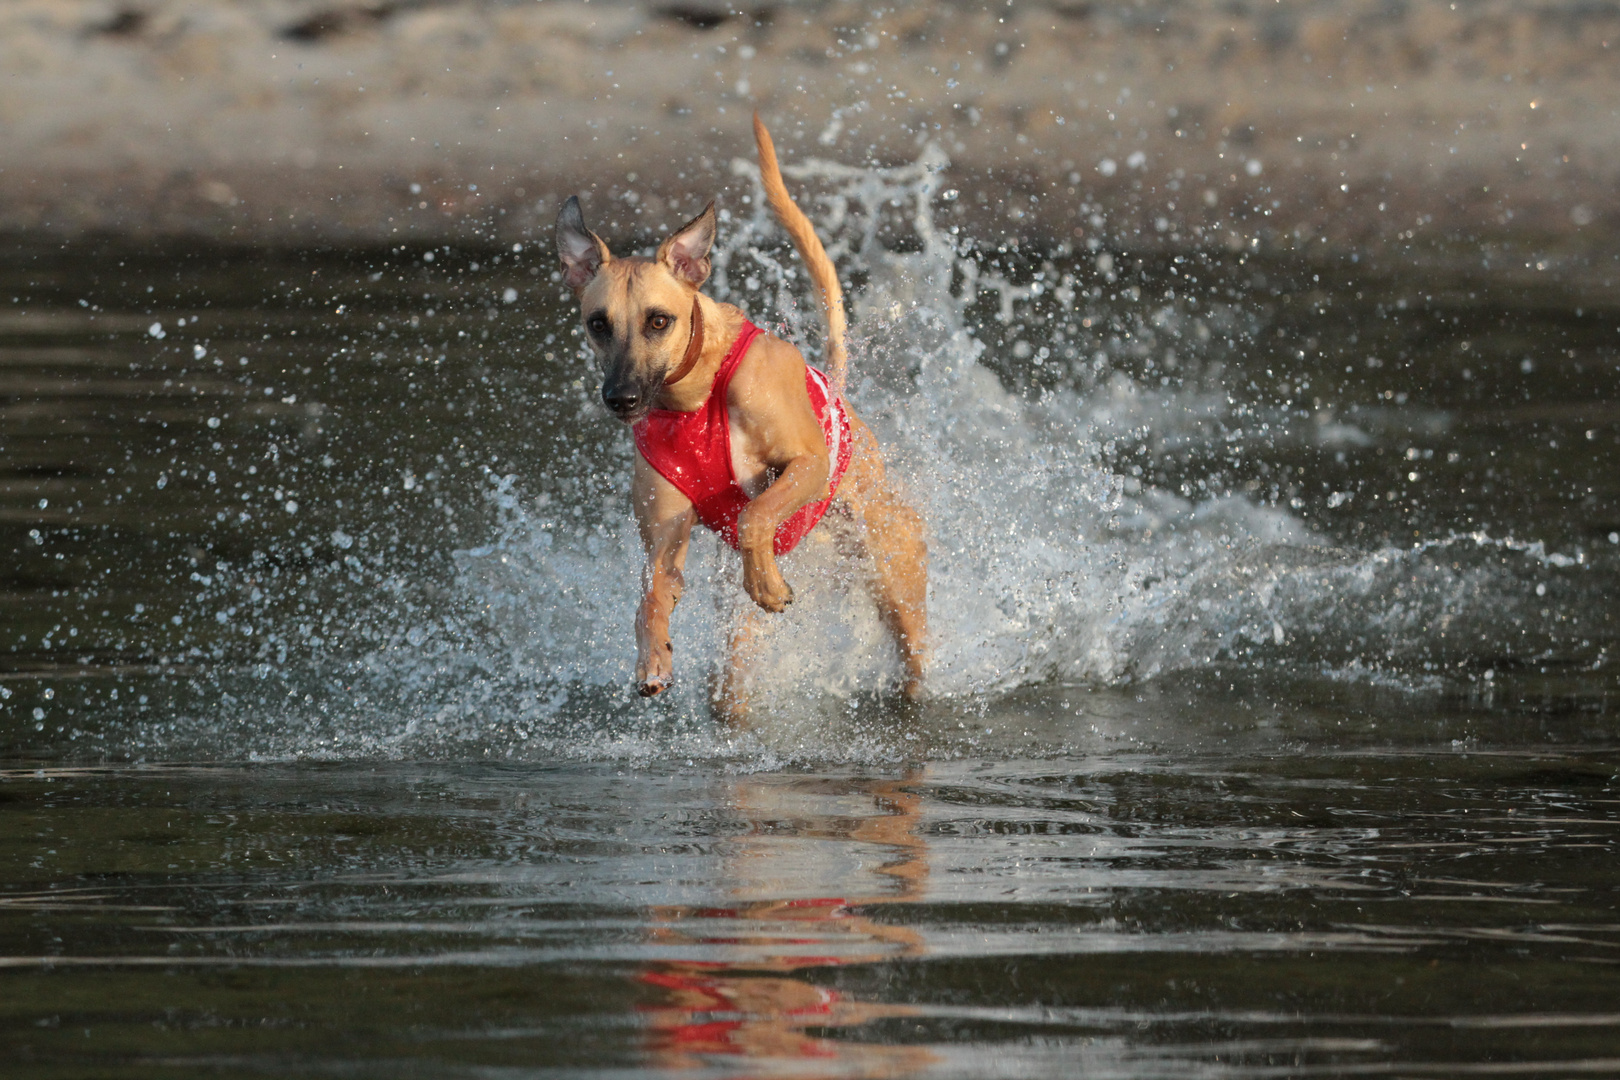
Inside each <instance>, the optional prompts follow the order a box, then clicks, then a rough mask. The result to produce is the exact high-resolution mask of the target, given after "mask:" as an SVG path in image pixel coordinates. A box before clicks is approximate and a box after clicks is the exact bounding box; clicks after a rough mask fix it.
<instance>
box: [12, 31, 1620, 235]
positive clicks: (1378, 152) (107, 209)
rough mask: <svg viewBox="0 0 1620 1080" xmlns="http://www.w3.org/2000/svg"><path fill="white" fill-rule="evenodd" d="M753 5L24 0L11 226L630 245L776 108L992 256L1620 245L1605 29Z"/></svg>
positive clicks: (1615, 54)
mask: <svg viewBox="0 0 1620 1080" xmlns="http://www.w3.org/2000/svg"><path fill="white" fill-rule="evenodd" d="M753 2H754V4H755V6H753V7H737V6H727V5H725V4H715V3H711V2H710V0H671V2H669V3H641V2H632V0H591V2H579V0H542V2H531V3H512V4H503V3H477V2H469V0H462V2H451V3H432V2H411V0H401V2H389V0H378V2H374V3H367V4H357V3H352V2H350V0H330V2H324V3H322V2H317V3H308V2H291V0H239V2H223V0H212V2H205V0H156V2H145V0H12V2H9V3H7V4H6V5H5V6H4V8H3V9H0V67H3V70H4V73H5V78H4V79H3V80H0V134H3V139H0V228H4V229H9V230H36V229H46V230H52V231H60V232H62V233H65V234H83V233H87V232H97V231H111V232H116V233H124V234H134V235H156V234H183V235H205V236H209V237H215V238H220V239H236V240H242V241H251V242H276V243H283V242H285V243H298V244H303V243H316V242H337V243H352V242H387V241H389V240H395V239H401V238H411V239H427V238H443V239H446V240H449V239H457V240H463V241H466V240H471V239H473V238H481V239H485V240H490V241H495V240H499V241H502V242H505V241H508V240H518V239H524V238H529V237H536V236H546V235H549V222H550V220H551V217H552V215H553V214H554V212H555V206H556V205H557V202H558V200H559V198H560V197H562V196H563V195H565V194H566V193H569V192H575V191H577V192H580V193H581V194H582V195H583V196H584V197H585V200H586V203H587V212H588V216H589V218H590V220H592V222H593V223H600V224H601V227H602V228H603V230H604V231H606V232H609V233H611V234H613V235H615V236H618V237H622V236H625V235H628V234H630V233H631V232H635V231H641V232H647V231H650V230H654V229H661V228H664V227H665V226H667V225H670V224H673V223H676V219H678V218H680V217H681V215H682V214H685V213H688V212H690V211H693V210H695V209H697V208H698V207H700V206H701V204H702V201H703V200H704V199H705V198H707V197H708V196H710V195H711V194H722V196H724V194H725V192H726V191H727V190H728V185H735V184H736V181H735V179H734V178H732V176H731V175H730V170H729V168H728V167H727V164H728V162H729V159H730V158H732V157H733V156H735V155H746V154H749V153H750V152H751V148H750V146H749V143H748V127H747V120H748V115H749V112H750V110H751V109H753V108H756V107H757V108H759V109H760V110H761V111H762V112H763V113H764V114H765V116H766V117H767V119H768V120H769V121H770V122H771V123H772V125H773V128H774V129H775V130H776V131H777V133H778V141H779V144H780V145H781V148H782V151H783V155H784V157H785V158H786V159H789V160H793V159H797V158H800V157H802V156H805V155H809V154H817V155H821V156H827V157H833V158H836V159H839V160H842V161H845V162H848V163H861V162H865V161H878V162H883V163H895V162H899V161H903V160H908V159H911V158H913V157H915V156H916V155H917V154H918V153H919V152H920V148H921V147H922V145H923V144H925V143H927V142H930V141H931V142H934V143H937V144H938V145H939V146H940V147H942V148H943V149H944V151H945V152H946V154H948V155H949V157H950V159H951V162H952V164H951V166H950V173H949V175H948V177H947V178H946V184H947V186H949V187H953V188H955V189H956V190H958V191H959V192H960V196H959V197H957V198H956V199H955V200H954V201H953V202H952V203H950V204H948V205H947V206H946V208H945V209H946V212H947V215H948V217H947V220H950V221H955V222H959V223H960V224H962V225H963V226H964V227H967V228H969V229H970V230H971V231H973V232H975V233H977V234H979V235H981V236H992V235H997V234H999V233H1003V232H1005V233H1008V234H1014V235H1021V236H1030V237H1044V238H1047V239H1050V238H1052V237H1069V238H1072V237H1076V236H1099V235H1100V236H1102V237H1104V238H1105V239H1107V240H1108V241H1109V242H1112V243H1126V244H1131V245H1134V246H1138V247H1148V246H1153V245H1169V246H1181V247H1198V246H1213V245H1224V246H1237V245H1243V244H1252V243H1254V242H1255V241H1256V240H1259V241H1260V242H1262V243H1265V244H1273V245H1276V244H1282V245H1288V244H1294V245H1298V244H1305V243H1316V244H1319V245H1322V247H1321V250H1324V251H1330V250H1338V249H1347V248H1351V247H1356V248H1365V247H1367V246H1369V245H1371V246H1377V245H1388V244H1398V243H1405V242H1408V241H1414V240H1419V241H1420V240H1422V239H1425V238H1430V239H1439V238H1450V239H1455V240H1461V241H1464V242H1467V243H1475V242H1483V243H1486V244H1487V245H1496V244H1504V243H1505V244H1507V245H1509V246H1510V247H1512V248H1514V249H1518V250H1522V251H1528V250H1530V248H1531V247H1536V246H1539V247H1540V248H1542V249H1545V250H1548V251H1562V252H1564V253H1566V254H1569V253H1575V254H1577V255H1578V256H1579V257H1581V258H1583V259H1587V260H1591V259H1605V258H1611V257H1612V249H1613V248H1614V239H1615V237H1616V235H1617V233H1620V74H1617V72H1620V64H1617V60H1620V8H1615V7H1613V6H1605V5H1598V4H1589V3H1581V2H1577V0H1551V2H1546V3H1541V4H1530V3H1523V2H1521V3H1508V2H1503V0H1469V2H1466V3H1464V2H1461V0H1459V2H1457V3H1450V2H1447V0H1411V2H1402V0H1313V2H1302V0H1283V2H1264V3H1262V2H1259V0H1222V2H1219V3H1217V2H1210V0H1185V2H1180V3H1176V2H1168V0H1164V2H1158V3H1155V2H1151V0H1150V2H1145V3H1136V4H1112V5H1110V4H1100V3H1090V2H1085V0H1043V2H1034V3H1031V2H1025V0H1016V2H1005V3H1001V4H982V3H981V4H952V3H940V4H906V3H901V4H899V5H897V6H894V7H892V8H885V9H883V10H882V12H881V13H877V14H874V13H873V12H872V11H871V10H870V9H869V8H867V7H866V6H864V5H857V4H848V3H841V2H836V0H830V2H809V3H799V2H793V3H780V2H778V3H774V4H768V3H766V2H765V0H753ZM733 195H734V193H733Z"/></svg>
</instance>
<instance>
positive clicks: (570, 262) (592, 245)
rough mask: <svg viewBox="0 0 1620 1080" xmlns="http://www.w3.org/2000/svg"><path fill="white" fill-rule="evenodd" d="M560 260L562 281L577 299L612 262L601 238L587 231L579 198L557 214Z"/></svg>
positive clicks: (572, 199)
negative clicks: (581, 291)
mask: <svg viewBox="0 0 1620 1080" xmlns="http://www.w3.org/2000/svg"><path fill="white" fill-rule="evenodd" d="M557 258H559V259H561V260H562V265H563V281H564V282H566V283H567V285H568V287H569V288H570V289H573V290H574V292H575V294H576V295H577V294H578V293H579V290H581V289H583V288H584V287H585V286H586V285H589V284H590V281H591V278H593V277H595V276H596V272H597V271H598V270H600V269H602V265H603V264H604V263H609V262H612V261H613V256H612V254H610V253H609V252H608V248H607V245H606V244H604V243H602V238H601V237H600V236H597V235H596V234H595V233H593V232H591V230H589V229H587V228H586V227H585V215H584V214H582V213H580V211H579V196H577V195H570V196H569V197H568V201H567V202H565V203H563V208H562V209H561V210H560V211H558V213H557Z"/></svg>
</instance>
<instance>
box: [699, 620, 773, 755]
mask: <svg viewBox="0 0 1620 1080" xmlns="http://www.w3.org/2000/svg"><path fill="white" fill-rule="evenodd" d="M764 623H765V620H764V617H763V616H762V615H761V614H760V612H759V609H758V608H757V607H755V606H754V605H752V604H746V605H744V604H738V605H734V606H733V614H732V624H731V632H730V633H729V634H727V635H726V656H725V660H724V661H723V662H722V667H721V669H720V671H719V672H717V673H716V675H715V681H714V683H713V687H712V691H711V695H710V696H711V698H712V699H713V702H714V708H715V711H716V712H717V713H718V714H719V715H720V719H722V720H723V721H725V722H726V723H727V724H729V725H730V726H732V727H734V728H737V729H738V730H741V729H744V728H747V727H748V726H749V722H750V714H751V712H752V701H751V697H752V693H751V691H752V687H750V685H749V682H750V679H749V675H750V673H751V672H754V671H755V670H756V669H757V667H758V664H757V661H758V659H759V656H760V651H761V649H763V648H764V637H765V633H766V627H765V625H764Z"/></svg>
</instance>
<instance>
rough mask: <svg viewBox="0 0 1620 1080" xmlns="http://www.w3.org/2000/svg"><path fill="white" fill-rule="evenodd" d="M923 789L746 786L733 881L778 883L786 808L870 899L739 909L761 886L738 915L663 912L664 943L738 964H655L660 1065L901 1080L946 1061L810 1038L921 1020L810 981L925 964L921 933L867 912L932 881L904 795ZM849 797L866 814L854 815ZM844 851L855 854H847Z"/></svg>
mask: <svg viewBox="0 0 1620 1080" xmlns="http://www.w3.org/2000/svg"><path fill="white" fill-rule="evenodd" d="M916 779H918V776H915V775H913V776H907V777H904V778H902V779H900V780H885V781H866V780H852V781H849V782H848V783H847V784H844V785H839V786H837V787H831V786H829V785H827V784H826V783H825V782H824V781H817V782H810V783H807V784H805V785H788V787H786V788H783V787H782V786H781V785H780V784H776V783H766V782H761V781H757V780H753V779H746V780H742V781H739V782H738V785H737V788H738V790H737V795H736V806H737V809H738V810H739V812H741V813H743V814H744V815H746V816H748V817H749V818H750V820H752V821H753V823H754V827H753V830H752V837H751V838H750V839H746V840H744V841H742V842H741V843H740V844H739V845H738V853H737V855H736V858H735V859H734V860H732V861H731V862H730V864H729V865H728V871H729V873H728V876H729V878H730V879H731V880H733V881H737V882H746V883H765V884H769V883H771V879H772V872H773V868H774V866H775V864H778V863H781V862H782V861H783V850H782V849H783V844H782V842H781V840H780V839H778V838H776V837H775V836H773V833H774V832H775V830H774V828H773V826H771V825H770V824H769V817H768V815H767V814H766V813H765V812H764V811H765V810H767V809H769V810H772V811H781V810H782V809H783V803H784V802H789V803H793V804H794V805H793V806H792V808H791V809H792V812H791V814H790V815H783V816H791V817H792V820H793V828H792V831H791V838H792V839H810V840H814V841H820V842H826V841H832V842H834V850H835V851H838V852H839V853H840V854H844V855H847V856H849V857H850V862H849V864H848V867H847V869H846V872H845V873H844V874H843V875H842V880H841V882H839V884H840V885H841V890H840V891H842V892H845V893H848V892H851V891H857V890H850V889H849V888H848V886H849V885H850V884H855V885H858V886H861V888H860V889H859V890H858V891H859V892H860V895H840V896H828V897H811V898H798V899H786V900H784V899H765V900H752V901H749V900H745V899H743V894H745V893H747V892H754V891H756V890H757V889H758V888H759V885H758V884H753V885H739V886H737V887H736V888H735V889H734V892H735V893H736V894H738V896H739V899H740V900H742V902H740V903H739V904H737V905H736V906H734V907H723V908H694V907H685V906H670V907H664V908H659V909H656V910H655V911H654V912H653V913H652V914H653V919H654V921H655V923H656V924H657V930H656V931H655V935H656V940H658V941H659V942H661V943H664V944H669V945H689V946H693V947H700V946H701V947H705V948H706V950H707V949H712V950H713V951H714V952H717V953H724V952H725V951H727V950H728V949H734V950H735V951H736V952H737V953H738V954H739V955H738V957H737V958H736V959H734V960H732V959H715V960H707V959H706V960H684V961H671V962H665V963H659V964H655V965H652V966H651V967H650V968H649V970H647V971H644V972H642V973H641V974H640V975H638V976H637V977H636V978H637V981H638V982H640V983H641V984H642V985H643V986H646V987H648V988H653V989H655V990H656V992H657V993H658V994H659V996H660V997H661V998H662V1000H661V1001H660V1002H659V1003H658V1004H656V1005H648V1006H643V1007H642V1013H643V1015H644V1016H645V1017H646V1018H647V1021H648V1026H649V1029H650V1030H649V1033H648V1038H647V1046H648V1050H649V1053H650V1057H651V1058H652V1063H653V1064H655V1065H656V1066H658V1067H660V1068H665V1069H681V1070H693V1069H703V1068H709V1067H712V1066H714V1065H716V1064H720V1063H721V1062H725V1063H726V1064H727V1065H728V1071H729V1070H730V1069H735V1068H736V1067H737V1066H738V1064H739V1061H738V1059H745V1060H746V1061H747V1062H748V1064H749V1065H751V1066H753V1068H752V1069H750V1070H749V1071H747V1072H744V1073H739V1074H738V1075H755V1076H769V1075H772V1074H773V1073H777V1072H783V1073H788V1072H791V1073H792V1075H794V1076H808V1077H816V1076H825V1077H834V1076H837V1077H899V1076H905V1075H907V1074H910V1073H912V1072H915V1071H917V1070H920V1069H922V1068H924V1067H926V1066H928V1065H930V1064H932V1063H933V1062H934V1061H936V1060H937V1058H936V1057H935V1055H934V1054H933V1053H932V1052H931V1051H929V1050H928V1049H927V1048H926V1047H921V1046H906V1045H886V1044H883V1043H879V1042H871V1041H862V1040H859V1039H856V1038H852V1037H839V1038H827V1037H824V1036H822V1035H818V1034H812V1032H825V1031H828V1030H829V1029H838V1030H841V1031H846V1032H850V1031H853V1030H854V1029H858V1028H860V1027H862V1026H863V1025H867V1024H871V1023H873V1022H875V1021H880V1020H887V1019H894V1018H904V1017H908V1016H913V1015H915V1010H914V1009H912V1008H911V1007H909V1006H906V1005H888V1004H883V1003H878V1002H869V1001H859V1000H855V999H852V998H850V997H849V996H848V995H846V994H844V993H842V992H840V991H838V990H835V989H831V988H829V987H824V986H819V985H817V984H816V983H814V982H812V981H811V980H810V979H809V978H808V977H805V976H806V975H807V974H808V973H809V972H812V971H815V970H817V969H828V968H833V967H839V966H847V965H851V964H864V963H873V962H879V961H892V960H895V959H897V958H902V957H912V956H921V955H923V953H924V945H923V941H922V939H921V937H920V936H919V935H918V934H917V933H916V932H915V931H913V930H911V929H910V928H908V927H905V926H895V925H891V924H887V923H884V922H881V921H879V920H875V919H873V918H872V917H871V916H870V915H869V914H867V912H868V911H869V910H870V909H872V908H875V907H877V906H878V905H882V904H893V903H897V902H904V901H907V900H911V899H914V898H916V897H918V896H920V895H921V893H922V889H923V885H924V883H925V882H926V880H927V877H928V860H927V855H928V849H927V844H926V842H925V841H924V840H923V839H922V838H921V837H919V836H918V835H917V832H916V824H917V809H918V803H919V800H918V798H917V797H916V796H915V795H912V794H910V793H909V792H907V791H905V790H904V785H905V784H906V783H908V782H911V781H915V780H916ZM852 798H856V799H860V800H861V801H863V802H865V803H866V804H867V806H866V807H865V808H857V810H856V812H855V813H851V812H850V808H849V801H850V800H851V799H852ZM829 800H837V801H838V802H839V804H840V805H839V806H838V807H837V809H839V810H840V811H841V812H839V813H827V812H826V809H827V808H826V807H825V806H820V807H817V805H816V804H818V803H824V802H826V801H829ZM806 801H808V802H809V803H810V804H811V812H808V813H807V812H806V809H805V806H804V803H805V802H806ZM818 811H819V812H818ZM844 844H848V845H851V847H850V848H849V849H843V845H844ZM873 847H875V848H877V849H880V850H884V851H887V852H890V853H892V855H891V857H889V858H886V859H884V861H882V862H881V863H880V864H879V865H876V866H874V867H871V868H870V869H868V868H866V867H864V866H862V865H860V852H861V850H863V849H865V848H873ZM788 874H789V876H790V877H791V878H792V879H793V882H792V883H793V884H796V885H798V886H799V887H801V888H802V887H803V886H804V885H806V884H808V883H810V882H813V881H814V880H815V874H814V868H813V867H805V866H801V865H794V864H792V863H791V860H790V865H789V868H788Z"/></svg>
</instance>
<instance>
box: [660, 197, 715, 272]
mask: <svg viewBox="0 0 1620 1080" xmlns="http://www.w3.org/2000/svg"><path fill="white" fill-rule="evenodd" d="M715 232H716V225H715V216H714V202H713V201H712V200H711V201H710V203H709V205H708V206H705V207H704V208H703V213H701V214H699V215H698V216H697V217H695V218H693V219H692V220H691V221H688V222H687V223H686V224H685V225H682V226H681V227H680V229H679V230H678V231H677V232H676V233H675V235H673V236H671V237H670V238H669V239H668V240H665V241H664V242H663V243H662V244H659V245H658V261H659V262H661V263H663V264H664V268H665V269H666V270H668V271H669V272H670V273H672V274H674V275H675V276H676V277H678V278H680V279H681V280H682V281H685V282H689V283H690V284H691V285H692V287H693V288H697V287H698V286H700V285H702V284H703V283H704V282H705V281H707V280H708V279H709V249H710V248H712V247H713V246H714V235H715Z"/></svg>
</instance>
